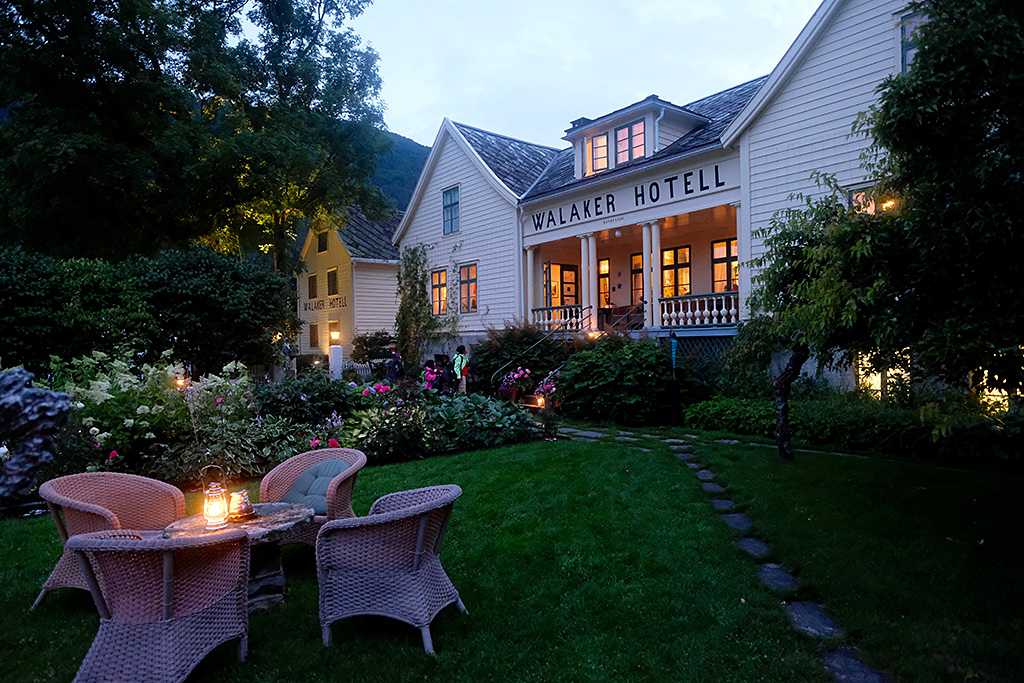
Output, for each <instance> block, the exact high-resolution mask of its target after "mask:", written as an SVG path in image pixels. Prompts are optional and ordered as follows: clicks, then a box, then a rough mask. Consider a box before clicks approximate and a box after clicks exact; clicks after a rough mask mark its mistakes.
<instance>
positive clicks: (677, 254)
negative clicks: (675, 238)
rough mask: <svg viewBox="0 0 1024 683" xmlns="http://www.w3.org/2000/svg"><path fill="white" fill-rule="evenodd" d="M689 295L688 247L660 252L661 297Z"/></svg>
mask: <svg viewBox="0 0 1024 683" xmlns="http://www.w3.org/2000/svg"><path fill="white" fill-rule="evenodd" d="M689 293H690V247H676V248H674V249H662V250H661V296H663V297H665V298H668V297H670V296H686V295H687V294H689Z"/></svg>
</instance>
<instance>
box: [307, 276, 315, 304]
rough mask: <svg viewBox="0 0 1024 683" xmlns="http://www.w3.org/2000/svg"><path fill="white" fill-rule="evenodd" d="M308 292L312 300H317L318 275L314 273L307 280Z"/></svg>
mask: <svg viewBox="0 0 1024 683" xmlns="http://www.w3.org/2000/svg"><path fill="white" fill-rule="evenodd" d="M306 285H307V292H308V293H309V298H310V300H313V299H315V298H316V273H313V274H312V275H310V276H309V277H308V278H306Z"/></svg>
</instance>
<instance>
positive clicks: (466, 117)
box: [350, 0, 820, 148]
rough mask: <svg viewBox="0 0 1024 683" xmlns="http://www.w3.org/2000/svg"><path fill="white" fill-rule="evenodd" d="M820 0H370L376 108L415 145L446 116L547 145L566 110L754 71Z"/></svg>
mask: <svg viewBox="0 0 1024 683" xmlns="http://www.w3.org/2000/svg"><path fill="white" fill-rule="evenodd" d="M819 3H820V0H516V1H514V2H511V1H508V0H490V1H488V0H374V2H373V4H372V5H370V6H369V7H368V8H367V9H366V11H365V12H364V14H363V15H362V16H361V17H358V18H357V19H355V20H353V21H352V22H351V23H350V25H351V26H352V27H353V28H354V29H355V31H356V32H357V33H359V35H360V36H362V38H363V41H364V43H368V44H370V45H371V46H372V47H373V48H374V49H376V50H377V52H378V53H379V54H380V74H381V77H382V78H383V80H384V89H383V99H384V101H385V102H386V104H387V112H386V114H385V120H386V122H387V124H388V128H389V129H391V130H392V131H394V132H396V133H399V134H400V135H404V136H406V137H409V138H412V139H413V140H416V141H417V142H420V143H422V144H424V145H430V144H432V143H433V141H434V137H435V135H436V134H437V130H438V127H439V126H440V125H441V120H442V119H443V118H444V117H445V116H447V117H448V118H450V119H452V120H454V121H459V122H461V123H466V124H469V125H472V126H477V127H480V128H484V129H486V130H490V131H493V132H496V133H502V134H504V135H509V136H512V137H516V138H521V139H524V140H528V141H530V142H536V143H540V144H545V145H551V146H552V147H558V148H561V147H564V146H565V145H566V143H565V142H564V141H563V140H562V139H561V137H562V135H563V134H564V130H565V129H566V128H568V127H569V122H570V121H572V120H573V119H577V118H579V117H581V116H586V117H589V118H595V117H597V116H600V115H602V114H605V113H607V112H609V111H613V110H615V109H618V108H620V107H623V106H625V105H627V104H630V103H632V102H635V101H637V100H640V99H643V98H644V97H646V96H648V95H650V94H657V95H659V96H660V97H661V98H663V99H665V100H668V101H670V102H674V103H676V104H686V103H687V102H691V101H693V100H696V99H699V98H701V97H704V96H705V95H710V94H712V93H715V92H718V91H719V90H724V89H725V88H729V87H731V86H733V85H737V84H739V83H743V82H744V81H748V80H750V79H752V78H756V77H758V76H762V75H764V74H767V73H768V72H770V71H771V70H772V68H773V67H774V66H775V65H776V64H777V63H778V61H779V60H780V59H781V58H782V55H783V54H784V53H785V51H786V49H787V48H788V47H789V45H790V44H791V43H792V42H793V40H794V39H795V38H796V36H797V34H799V33H800V30H801V29H802V28H803V26H804V24H806V23H807V21H808V19H810V17H811V14H813V13H814V10H815V9H816V8H817V6H818V4H819Z"/></svg>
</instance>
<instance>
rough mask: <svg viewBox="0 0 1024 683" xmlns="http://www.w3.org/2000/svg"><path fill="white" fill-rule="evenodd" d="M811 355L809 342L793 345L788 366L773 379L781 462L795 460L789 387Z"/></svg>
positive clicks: (776, 429) (776, 436)
mask: <svg viewBox="0 0 1024 683" xmlns="http://www.w3.org/2000/svg"><path fill="white" fill-rule="evenodd" d="M810 355H811V354H810V350H809V349H808V348H807V344H797V345H796V346H794V347H793V352H792V354H790V356H789V362H787V363H786V367H785V368H783V370H782V372H781V373H779V376H778V377H776V378H775V379H774V380H772V389H773V393H774V394H775V445H776V446H778V448H779V461H780V462H793V442H792V440H791V437H790V433H789V389H790V387H792V386H793V382H795V381H796V378H797V377H799V376H800V368H802V367H803V366H804V363H805V362H806V361H807V358H808V357H809V356H810Z"/></svg>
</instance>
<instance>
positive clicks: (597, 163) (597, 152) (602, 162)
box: [585, 133, 608, 175]
mask: <svg viewBox="0 0 1024 683" xmlns="http://www.w3.org/2000/svg"><path fill="white" fill-rule="evenodd" d="M607 170H608V134H607V133H601V134H600V135H595V136H593V137H591V138H587V172H586V173H585V175H594V174H595V173H600V172H601V171H607Z"/></svg>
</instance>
